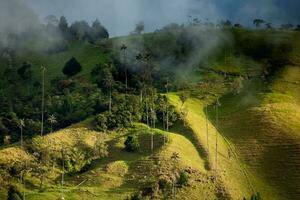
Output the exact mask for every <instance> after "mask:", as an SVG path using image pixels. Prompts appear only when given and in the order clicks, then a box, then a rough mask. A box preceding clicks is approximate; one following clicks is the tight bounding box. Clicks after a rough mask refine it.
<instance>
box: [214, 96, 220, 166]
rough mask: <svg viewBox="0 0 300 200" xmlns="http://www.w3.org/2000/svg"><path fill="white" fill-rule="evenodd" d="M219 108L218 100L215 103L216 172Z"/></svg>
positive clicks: (216, 163)
mask: <svg viewBox="0 0 300 200" xmlns="http://www.w3.org/2000/svg"><path fill="white" fill-rule="evenodd" d="M220 106H221V104H220V102H219V99H217V100H216V102H215V109H216V157H215V159H216V160H215V167H216V171H217V170H218V129H219V107H220Z"/></svg>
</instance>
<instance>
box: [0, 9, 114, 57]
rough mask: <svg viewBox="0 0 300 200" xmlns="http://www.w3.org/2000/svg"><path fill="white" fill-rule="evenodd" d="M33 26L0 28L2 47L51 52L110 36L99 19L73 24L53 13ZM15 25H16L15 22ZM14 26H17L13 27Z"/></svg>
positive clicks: (1, 48)
mask: <svg viewBox="0 0 300 200" xmlns="http://www.w3.org/2000/svg"><path fill="white" fill-rule="evenodd" d="M32 23H35V24H31V27H32V28H31V27H28V28H26V29H24V30H22V31H19V32H16V31H10V29H7V30H5V31H3V30H2V31H0V50H3V49H10V50H14V51H24V50H27V51H28V50H33V49H35V50H38V51H43V52H48V53H57V52H61V51H66V50H67V49H68V45H69V43H70V42H73V41H83V42H89V43H95V42H96V41H99V40H102V39H107V38H109V33H108V31H107V29H106V28H105V27H104V26H103V25H102V24H101V23H100V21H99V20H95V21H94V22H93V23H92V24H91V25H90V24H89V23H88V22H86V21H84V20H82V21H75V22H73V23H71V24H69V23H68V21H67V19H66V18H65V17H64V16H62V17H60V18H59V19H58V18H57V17H56V16H54V15H49V16H47V17H46V18H45V19H44V23H41V22H39V21H33V22H32ZM11 26H14V25H13V24H12V25H11ZM12 30H14V29H12Z"/></svg>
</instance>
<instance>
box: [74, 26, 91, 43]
mask: <svg viewBox="0 0 300 200" xmlns="http://www.w3.org/2000/svg"><path fill="white" fill-rule="evenodd" d="M91 32H92V28H91V27H90V25H89V24H88V23H87V22H86V21H76V22H74V23H73V24H72V25H71V26H70V33H71V35H72V36H73V37H74V38H75V39H77V40H82V41H84V40H87V39H90V38H91Z"/></svg>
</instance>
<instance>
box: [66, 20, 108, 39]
mask: <svg viewBox="0 0 300 200" xmlns="http://www.w3.org/2000/svg"><path fill="white" fill-rule="evenodd" d="M70 33H71V35H72V36H73V38H74V39H77V40H81V41H89V42H91V43H95V42H96V41H97V40H101V39H105V38H108V37H109V34H108V31H107V30H106V28H105V27H104V26H102V25H101V23H100V22H99V21H98V20H96V21H95V22H94V23H93V24H92V27H91V26H90V25H89V24H88V23H87V22H86V21H76V22H74V23H73V24H72V25H71V26H70Z"/></svg>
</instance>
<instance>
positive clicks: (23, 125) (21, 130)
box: [18, 119, 25, 148]
mask: <svg viewBox="0 0 300 200" xmlns="http://www.w3.org/2000/svg"><path fill="white" fill-rule="evenodd" d="M18 125H19V128H20V133H21V148H23V127H25V121H24V119H20V121H19V124H18Z"/></svg>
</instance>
